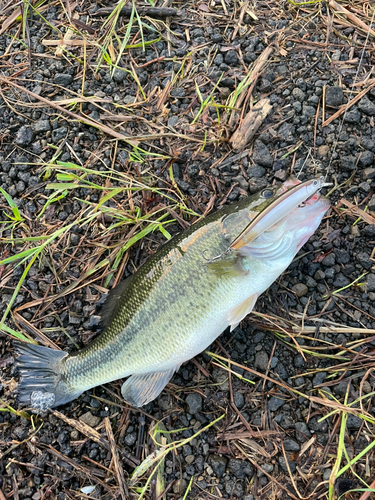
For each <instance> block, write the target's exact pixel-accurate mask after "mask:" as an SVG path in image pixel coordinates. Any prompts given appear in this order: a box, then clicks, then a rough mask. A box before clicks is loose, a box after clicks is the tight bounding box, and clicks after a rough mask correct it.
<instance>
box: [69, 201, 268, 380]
mask: <svg viewBox="0 0 375 500" xmlns="http://www.w3.org/2000/svg"><path fill="white" fill-rule="evenodd" d="M246 202H247V203H239V204H237V206H236V207H238V212H241V211H243V210H244V208H243V207H242V205H245V206H246V205H247V206H248V205H249V200H246ZM262 205H265V203H263V204H261V205H260V209H262ZM231 209H232V210H233V207H231ZM226 212H228V210H222V211H219V212H217V213H215V214H213V215H212V216H210V217H207V218H206V219H203V220H202V222H201V223H198V224H196V225H193V226H191V227H190V228H189V230H188V231H186V232H184V233H181V234H180V235H177V236H176V237H175V238H173V239H172V240H170V241H169V242H168V243H166V244H165V245H164V246H162V247H161V248H160V249H159V251H158V252H156V254H154V255H153V256H152V257H151V258H150V259H149V260H148V261H147V262H146V263H145V264H144V266H142V268H141V269H140V270H139V271H138V273H136V275H134V276H132V277H130V280H131V281H130V283H129V285H128V287H127V288H126V290H125V291H124V293H123V294H122V296H121V297H120V299H119V304H118V306H117V309H116V313H115V314H114V316H113V317H112V318H111V321H110V324H109V326H108V327H107V328H106V329H105V331H104V332H103V334H102V335H101V336H99V338H98V339H97V340H96V341H94V342H93V343H92V344H91V345H90V346H89V347H87V348H86V349H84V350H82V351H79V352H77V353H76V354H73V355H72V356H71V357H69V358H67V359H66V363H65V366H66V370H64V372H65V373H66V380H67V381H68V382H71V383H72V384H73V385H76V384H82V385H83V384H85V385H87V384H88V385H90V386H91V385H92V384H93V385H94V384H95V385H98V384H100V383H104V382H105V381H109V380H113V373H114V372H115V373H116V375H117V374H118V377H116V378H120V377H125V376H127V375H129V374H131V373H134V371H138V370H142V371H143V372H144V373H148V372H149V371H153V370H156V369H159V370H160V369H163V367H164V365H165V362H167V363H170V362H171V360H172V359H174V358H177V357H180V356H181V353H186V354H185V356H184V357H186V360H187V359H190V358H191V357H192V356H193V355H194V354H195V352H194V354H192V352H193V351H194V345H193V346H191V347H189V337H190V336H192V337H193V336H194V333H195V332H196V331H198V330H201V329H202V325H204V324H205V319H206V321H210V320H211V317H212V315H213V314H218V313H220V309H224V308H225V309H226V307H224V306H223V305H222V304H221V303H222V302H223V301H224V302H225V304H226V306H227V305H228V302H227V300H228V294H233V293H234V292H236V290H237V289H238V286H239V284H238V279H237V278H236V277H233V278H231V279H229V280H228V279H224V278H223V277H221V276H219V275H218V274H217V273H213V272H212V271H211V270H210V269H209V268H208V267H207V265H206V262H205V260H204V258H202V255H203V253H204V252H205V251H206V250H207V249H209V251H210V253H212V254H213V255H215V253H216V252H218V253H220V252H222V251H224V250H226V248H227V247H228V240H227V239H226V238H225V232H223V227H222V223H221V221H222V219H223V218H225V217H228V216H229V218H230V219H231V214H228V213H226ZM238 212H234V213H238ZM248 223H249V218H248V214H247V211H246V213H242V215H241V214H240V217H238V218H237V220H236V222H235V224H234V226H232V230H233V231H234V232H237V231H241V230H243V229H244V228H245V226H246V224H248ZM192 270H193V272H192ZM128 279H129V278H128ZM213 299H214V300H213ZM213 301H214V302H215V304H216V308H217V309H218V311H215V312H214V311H213V308H212V306H211V305H209V304H210V302H213ZM187 311H188V314H186V312H187ZM188 331H191V332H194V333H192V334H191V335H189V333H188ZM166 332H168V335H167V336H166ZM161 339H163V340H161ZM212 340H214V339H212ZM212 340H211V338H210V339H209V340H208V345H209V344H210V343H211V341H212ZM124 357H126V370H125V371H124V364H125V360H124ZM106 360H108V361H106ZM177 361H178V360H177V359H176V363H177ZM180 363H181V361H180ZM140 364H141V365H142V366H139V365H140ZM145 365H146V366H145ZM88 367H90V369H89V370H88Z"/></svg>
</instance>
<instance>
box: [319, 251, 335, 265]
mask: <svg viewBox="0 0 375 500" xmlns="http://www.w3.org/2000/svg"><path fill="white" fill-rule="evenodd" d="M335 263H336V257H335V254H334V253H333V252H331V253H329V254H328V255H326V256H325V257H324V259H323V260H322V264H323V266H326V267H332V266H334V265H335Z"/></svg>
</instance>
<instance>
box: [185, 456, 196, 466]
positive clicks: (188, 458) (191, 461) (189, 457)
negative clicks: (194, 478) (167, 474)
mask: <svg viewBox="0 0 375 500" xmlns="http://www.w3.org/2000/svg"><path fill="white" fill-rule="evenodd" d="M194 460H195V456H194V455H188V456H187V457H185V461H186V463H187V464H189V465H190V464H192V463H193V462H194Z"/></svg>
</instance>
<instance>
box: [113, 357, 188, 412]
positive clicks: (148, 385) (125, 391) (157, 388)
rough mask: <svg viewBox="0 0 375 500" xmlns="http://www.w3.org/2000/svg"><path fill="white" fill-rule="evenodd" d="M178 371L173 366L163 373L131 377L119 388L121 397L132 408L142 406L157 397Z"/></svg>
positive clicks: (177, 367) (176, 367)
mask: <svg viewBox="0 0 375 500" xmlns="http://www.w3.org/2000/svg"><path fill="white" fill-rule="evenodd" d="M178 369H179V366H175V367H173V368H171V369H170V370H167V371H165V372H154V373H146V374H143V375H132V376H131V377H129V378H128V380H127V381H126V382H124V384H123V386H122V387H121V394H122V397H123V398H124V399H125V401H126V402H127V403H129V404H131V405H132V406H137V407H140V406H144V405H145V404H147V403H149V402H150V401H153V400H154V399H155V398H157V397H158V396H159V394H160V393H161V391H162V390H163V389H164V387H165V386H166V385H167V384H168V382H169V381H170V379H171V378H172V376H173V374H174V372H175V371H177V370H178Z"/></svg>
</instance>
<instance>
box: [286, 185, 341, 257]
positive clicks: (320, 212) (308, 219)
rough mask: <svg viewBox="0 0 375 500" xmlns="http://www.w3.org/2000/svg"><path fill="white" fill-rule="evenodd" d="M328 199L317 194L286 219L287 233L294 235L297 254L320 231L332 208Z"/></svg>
mask: <svg viewBox="0 0 375 500" xmlns="http://www.w3.org/2000/svg"><path fill="white" fill-rule="evenodd" d="M330 206H331V203H330V201H329V199H328V198H326V197H325V196H322V195H321V194H320V193H315V194H314V195H313V196H312V197H311V198H310V199H308V200H307V201H305V202H304V203H302V204H301V205H300V206H299V207H297V208H296V209H294V210H293V211H292V212H291V213H290V214H289V215H287V216H286V218H285V223H286V231H288V232H289V233H292V234H293V235H294V238H295V241H296V252H298V250H299V249H300V248H301V247H302V246H303V245H304V244H305V243H306V241H307V240H308V239H309V238H310V237H311V236H312V235H313V234H314V233H315V231H316V230H317V229H318V227H319V225H320V223H321V221H322V219H323V217H324V214H325V213H326V212H327V210H328V209H329V208H330Z"/></svg>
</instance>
